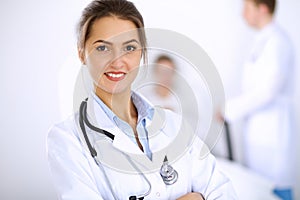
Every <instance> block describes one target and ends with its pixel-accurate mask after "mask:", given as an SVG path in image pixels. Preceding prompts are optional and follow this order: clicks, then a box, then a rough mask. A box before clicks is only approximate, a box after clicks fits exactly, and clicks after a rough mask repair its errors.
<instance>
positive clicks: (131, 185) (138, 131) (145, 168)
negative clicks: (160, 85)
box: [47, 0, 236, 200]
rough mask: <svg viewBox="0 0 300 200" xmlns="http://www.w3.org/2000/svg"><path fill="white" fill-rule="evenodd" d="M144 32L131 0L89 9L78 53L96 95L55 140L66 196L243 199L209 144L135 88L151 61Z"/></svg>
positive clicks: (61, 192) (58, 178)
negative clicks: (144, 66) (207, 147)
mask: <svg viewBox="0 0 300 200" xmlns="http://www.w3.org/2000/svg"><path fill="white" fill-rule="evenodd" d="M143 27H144V23H143V18H142V16H141V15H140V13H139V12H138V10H137V9H136V8H135V6H134V5H133V4H132V3H131V2H128V1H126V0H94V1H92V2H91V3H90V4H89V5H88V6H87V7H86V8H85V9H84V11H83V14H82V17H81V20H80V22H79V25H78V53H79V57H80V60H81V62H82V63H83V64H84V65H86V67H87V68H88V71H89V73H90V75H91V77H92V79H93V85H94V90H93V91H92V92H91V94H90V95H89V97H88V99H87V100H85V101H83V102H82V104H81V107H80V111H79V112H77V113H75V114H74V116H72V117H71V118H69V119H67V120H66V121H64V122H62V123H59V124H57V125H55V126H54V127H52V128H51V130H50V132H49V135H48V140H47V144H48V160H49V165H50V169H51V172H52V174H53V180H54V184H55V187H56V189H57V192H58V196H59V199H64V200H67V199H70V200H74V199H78V200H79V199H80V200H82V199H88V200H99V199H105V200H107V199H122V200H123V199H180V200H184V199H190V200H192V199H195V200H196V199H199V200H201V199H224V200H225V199H226V200H227V199H236V197H235V194H234V192H233V189H232V185H231V183H230V181H229V180H228V178H226V177H225V176H224V175H223V174H222V173H221V172H220V171H219V169H218V167H217V165H216V161H215V159H214V157H213V156H212V155H211V154H207V155H206V156H201V155H200V154H201V152H203V151H202V150H203V149H205V145H203V143H201V141H200V140H199V139H198V138H196V137H193V139H192V140H190V141H187V142H186V141H185V139H182V138H188V135H189V132H184V131H178V130H179V129H180V130H183V129H182V126H181V125H180V124H181V120H180V117H179V116H177V115H176V114H175V113H172V112H171V111H167V110H163V109H155V108H154V107H152V106H151V105H150V103H148V101H147V100H145V99H144V98H143V97H142V96H139V95H138V94H137V93H135V92H134V91H132V90H131V84H132V82H133V81H134V80H135V78H136V76H137V73H138V69H139V65H140V61H141V58H144V59H145V58H146V57H147V52H146V37H145V32H144V29H143ZM162 122H163V123H162ZM153 124H156V125H155V126H152V125H153ZM157 124H158V125H157ZM179 125H180V127H179ZM184 130H187V129H184ZM152 133H154V134H152ZM181 133H184V135H182V134H181ZM180 134H181V136H184V137H181V136H180V137H181V138H180V140H178V135H180ZM192 135H193V134H192ZM195 135H196V134H195ZM174 144H175V145H174ZM182 144H185V146H184V147H183V148H182ZM178 150H180V151H178ZM181 150H182V151H181ZM177 155H180V156H177Z"/></svg>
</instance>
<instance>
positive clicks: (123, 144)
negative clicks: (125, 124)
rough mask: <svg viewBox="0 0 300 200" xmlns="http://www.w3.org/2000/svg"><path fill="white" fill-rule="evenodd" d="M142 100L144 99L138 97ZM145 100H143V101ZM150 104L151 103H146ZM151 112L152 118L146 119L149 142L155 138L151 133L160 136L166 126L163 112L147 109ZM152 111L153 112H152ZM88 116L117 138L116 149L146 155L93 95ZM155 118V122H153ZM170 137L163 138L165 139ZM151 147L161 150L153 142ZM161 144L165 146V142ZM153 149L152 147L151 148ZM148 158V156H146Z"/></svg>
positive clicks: (91, 95) (96, 124)
mask: <svg viewBox="0 0 300 200" xmlns="http://www.w3.org/2000/svg"><path fill="white" fill-rule="evenodd" d="M138 98H142V97H138ZM143 100H144V99H143V98H142V101H143ZM145 103H149V102H145ZM147 110H148V111H149V112H153V113H152V115H151V116H152V117H151V118H149V117H146V121H145V122H146V127H147V129H148V130H149V133H150V135H149V140H151V138H153V137H155V136H153V135H151V133H154V134H158V132H159V131H160V130H161V129H163V127H164V124H163V123H161V122H164V121H165V120H162V119H161V116H162V113H163V111H160V112H156V114H155V112H154V109H153V108H152V109H147ZM150 110H151V111H150ZM87 116H88V119H89V120H90V122H91V123H92V124H93V125H94V126H96V127H99V128H101V129H104V130H106V131H108V132H110V133H112V134H113V135H114V136H115V137H114V140H113V141H112V144H113V146H114V147H115V148H117V149H119V150H121V151H124V152H127V153H132V154H144V153H143V152H142V151H141V150H140V149H139V147H138V146H137V145H136V144H135V143H133V142H132V141H131V140H130V138H129V137H128V136H127V135H126V134H124V132H122V130H120V129H119V128H118V127H117V126H116V125H115V123H114V122H113V121H112V120H111V119H110V118H109V117H108V115H107V114H106V113H105V111H104V110H103V109H102V107H101V106H100V105H99V104H98V102H97V101H96V99H95V97H94V96H93V94H90V95H89V100H88V103H87ZM152 118H153V120H152ZM95 134H101V133H95ZM165 137H168V136H163V138H165ZM149 143H150V146H152V147H155V149H160V146H159V145H158V146H157V142H155V144H156V145H153V142H151V141H150V142H149ZM160 144H162V145H163V144H164V143H163V142H162V143H160ZM150 148H151V147H150ZM151 150H152V149H151ZM145 156H146V155H145Z"/></svg>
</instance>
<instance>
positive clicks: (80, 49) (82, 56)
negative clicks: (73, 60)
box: [77, 47, 85, 65]
mask: <svg viewBox="0 0 300 200" xmlns="http://www.w3.org/2000/svg"><path fill="white" fill-rule="evenodd" d="M77 52H78V57H79V59H80V61H81V63H82V64H84V65H85V57H84V49H83V48H80V47H77Z"/></svg>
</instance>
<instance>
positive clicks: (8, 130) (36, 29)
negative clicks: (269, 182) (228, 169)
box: [0, 0, 300, 200]
mask: <svg viewBox="0 0 300 200" xmlns="http://www.w3.org/2000/svg"><path fill="white" fill-rule="evenodd" d="M86 2H88V0H80V1H79V0H77V1H72V0H60V1H58V0H52V1H46V0H40V1H38V0H28V1H19V2H16V1H9V0H3V1H1V2H0V25H1V32H0V44H1V48H0V58H1V59H0V63H1V68H0V89H1V90H0V91H1V99H0V103H1V105H2V110H1V115H0V119H1V121H0V123H1V126H0V134H1V140H0V158H1V161H0V162H1V163H0V177H1V180H0V199H7V200H11V199H23V200H24V199H31V200H34V199H44V200H47V199H49V200H50V199H55V193H54V189H53V186H52V185H51V182H50V175H49V171H48V168H47V162H46V161H47V158H46V153H45V141H46V134H47V130H48V129H49V127H50V126H51V125H52V124H53V123H55V122H57V121H59V120H61V118H62V117H61V113H60V110H59V98H58V93H59V92H58V91H59V87H58V84H57V82H58V73H59V72H60V70H61V68H62V67H63V66H64V65H65V64H66V63H70V62H69V61H70V60H71V61H73V60H74V59H76V58H75V57H76V56H75V55H76V45H75V33H74V29H75V23H76V22H77V20H78V18H79V15H80V12H81V9H82V8H83V7H84V5H86ZM134 2H135V3H136V5H137V7H138V8H139V9H140V11H141V13H142V14H143V15H144V19H145V22H146V26H147V27H155V28H166V29H171V30H174V31H177V32H180V33H183V34H185V35H187V36H188V37H190V38H191V39H193V40H194V41H196V42H198V43H199V44H200V45H201V46H202V47H203V48H204V49H205V50H206V51H207V53H208V54H209V56H210V57H211V58H212V60H213V61H214V63H215V65H216V67H217V68H218V70H219V72H220V74H221V77H222V79H223V81H224V86H225V91H226V95H227V96H228V97H230V96H233V95H235V94H236V92H237V89H238V88H237V87H236V84H235V82H236V81H239V78H238V77H239V73H240V65H241V63H242V61H243V59H244V57H245V55H246V54H247V53H248V49H249V48H248V47H249V46H250V45H251V41H252V39H253V32H252V31H251V30H249V29H248V28H247V27H246V25H245V24H244V22H243V20H242V17H241V5H242V4H241V3H242V1H241V0H223V1H219V0H211V1H204V0H188V1H179V0H176V1H174V0H164V1H161V0H151V1H145V0H135V1H134ZM279 3H280V5H279V10H278V15H277V18H278V21H279V22H280V23H281V24H282V26H283V27H285V28H286V30H287V31H288V33H289V34H290V35H291V37H292V40H293V41H294V44H295V48H296V55H297V59H298V60H297V70H298V71H297V74H299V73H300V70H299V67H300V56H299V55H300V54H299V52H300V38H299V37H298V36H299V35H300V26H299V22H298V21H297V19H299V17H300V14H299V12H298V10H297V9H299V8H300V2H299V1H297V0H284V1H283V0H280V2H279ZM71 63H72V62H71ZM75 63H76V61H75ZM74 65H75V64H74ZM74 67H78V66H74ZM296 85H297V94H296V96H295V99H297V100H298V101H299V99H300V90H299V85H300V82H299V79H298V80H297V84H296ZM70 104H72V102H70ZM296 111H297V116H298V117H297V119H299V117H300V105H299V104H297V105H296ZM236 130H237V131H236V133H235V136H236V137H237V138H235V141H239V138H238V135H239V133H238V131H239V129H238V128H237V129H236ZM297 133H299V132H297ZM298 140H299V138H298ZM236 145H237V147H236V149H237V150H238V151H239V149H240V146H239V145H238V142H237V144H236ZM298 148H299V147H298ZM298 152H300V149H298ZM298 157H299V156H298ZM299 161H300V159H298V166H299V167H300V163H299ZM297 176H298V180H300V173H299V172H298V174H297ZM298 183H299V181H298ZM298 188H300V187H298ZM299 193H300V192H299V191H297V195H298V198H299V199H300V194H299Z"/></svg>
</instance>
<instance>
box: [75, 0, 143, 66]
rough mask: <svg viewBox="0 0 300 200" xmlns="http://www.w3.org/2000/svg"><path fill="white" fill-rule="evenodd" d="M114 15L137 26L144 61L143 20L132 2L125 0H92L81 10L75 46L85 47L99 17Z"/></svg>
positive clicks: (81, 48)
mask: <svg viewBox="0 0 300 200" xmlns="http://www.w3.org/2000/svg"><path fill="white" fill-rule="evenodd" d="M108 16H115V17H118V18H119V19H123V20H129V21H131V22H133V23H134V24H135V25H136V27H137V28H138V33H139V39H140V42H141V46H142V50H143V51H142V52H143V57H144V62H146V58H147V52H146V43H147V42H146V35H145V30H144V20H143V17H142V15H141V14H140V12H139V11H138V10H137V8H136V7H135V6H134V4H133V3H132V2H130V1H127V0H94V1H92V2H91V3H90V4H89V5H88V6H87V7H86V8H85V9H84V10H83V12H82V15H81V18H80V21H79V23H78V26H77V46H78V49H79V50H83V49H84V48H85V42H86V40H87V39H88V38H89V36H90V31H91V27H92V26H93V24H94V22H95V21H96V20H98V19H100V18H103V17H108Z"/></svg>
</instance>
